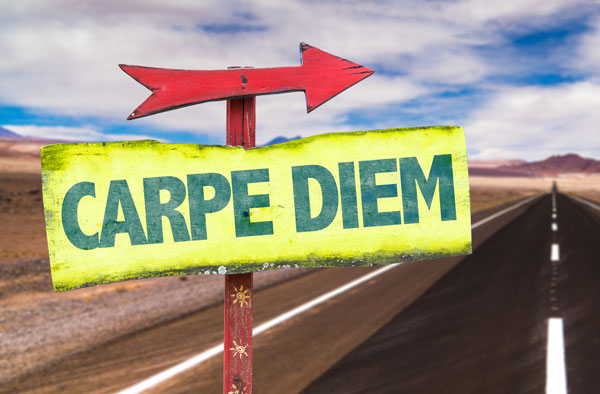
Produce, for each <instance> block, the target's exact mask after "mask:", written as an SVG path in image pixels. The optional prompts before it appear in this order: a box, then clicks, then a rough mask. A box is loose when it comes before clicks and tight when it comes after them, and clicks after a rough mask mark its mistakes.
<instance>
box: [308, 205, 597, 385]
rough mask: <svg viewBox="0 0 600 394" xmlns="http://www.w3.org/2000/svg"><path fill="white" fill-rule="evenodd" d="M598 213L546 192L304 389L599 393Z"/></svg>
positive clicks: (587, 206)
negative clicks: (555, 332)
mask: <svg viewBox="0 0 600 394" xmlns="http://www.w3.org/2000/svg"><path fill="white" fill-rule="evenodd" d="M553 199H554V200H555V202H554V203H553V202H552V200H553ZM599 214H600V207H597V208H594V204H591V205H590V204H586V203H585V201H582V200H576V199H574V198H570V197H567V196H565V195H562V194H557V195H556V196H555V197H552V196H551V195H548V196H545V197H543V198H542V199H540V200H539V201H537V202H536V203H535V204H533V205H532V206H531V207H530V208H529V209H528V210H527V212H525V213H524V214H523V215H521V216H520V217H518V218H517V219H516V220H514V221H513V222H511V223H510V224H508V225H507V226H506V227H504V228H502V229H501V230H500V231H498V232H497V233H496V234H495V236H493V237H491V238H489V239H488V240H487V241H486V242H484V243H483V244H482V245H481V246H480V247H479V248H477V249H476V250H475V253H474V254H473V255H472V256H469V257H467V258H466V259H464V261H463V262H462V263H461V264H460V265H458V266H456V267H455V268H454V269H453V270H452V271H451V272H449V273H448V274H447V275H446V276H445V277H444V278H442V279H441V280H440V281H438V282H437V283H436V284H435V285H434V286H432V287H431V288H430V289H429V290H428V291H427V292H425V293H424V294H423V295H422V296H421V297H420V298H419V299H418V300H416V301H415V302H414V303H413V304H412V305H411V306H409V307H408V308H406V309H405V310H404V311H402V312H401V313H400V314H398V315H397V316H396V317H395V318H394V319H392V320H391V321H390V322H389V323H387V324H386V325H385V326H383V327H382V328H381V329H379V330H378V331H377V332H375V333H374V334H373V335H371V337H369V339H368V340H366V341H365V342H363V343H362V344H361V345H360V346H358V347H357V348H355V349H353V350H352V351H351V352H350V353H349V354H347V355H346V356H345V357H344V358H343V359H341V360H339V361H338V362H337V363H336V364H335V365H334V366H333V367H331V368H330V369H329V370H328V371H327V372H325V373H324V374H323V375H322V376H321V377H320V378H319V379H317V380H315V381H314V382H312V383H311V384H310V385H309V386H308V387H306V388H305V389H304V391H303V393H442V392H443V393H461V394H464V393H544V392H548V393H564V392H566V391H567V390H568V392H569V393H571V394H575V393H581V394H585V393H600V374H599V372H600V313H599V311H600V294H599V292H600V220H599V216H600V215H599ZM549 320H555V321H560V322H561V324H562V326H563V327H564V329H563V331H562V333H561V334H562V335H563V336H564V337H563V338H558V343H563V344H564V345H561V346H564V351H562V350H563V349H555V350H553V349H552V346H554V345H552V343H553V340H552V339H551V338H550V336H551V335H550V334H549V332H550V331H551V330H550V329H549V328H548V325H549V323H548V322H549ZM561 351H562V352H561ZM560 353H564V355H562V359H561V354H560ZM556 354H558V357H556ZM553 362H561V363H562V365H558V364H557V365H549V363H550V364H551V363H553ZM561 374H564V376H561ZM565 380H566V382H565Z"/></svg>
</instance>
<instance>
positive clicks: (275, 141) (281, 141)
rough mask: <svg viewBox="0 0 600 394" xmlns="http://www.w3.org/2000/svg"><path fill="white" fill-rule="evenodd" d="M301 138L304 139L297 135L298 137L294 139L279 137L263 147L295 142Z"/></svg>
mask: <svg viewBox="0 0 600 394" xmlns="http://www.w3.org/2000/svg"><path fill="white" fill-rule="evenodd" d="M300 138H302V137H300V136H299V135H297V136H295V137H293V138H286V137H282V136H279V137H275V138H273V139H272V140H271V141H269V142H267V143H266V144H263V145H261V146H267V145H276V144H281V143H283V142H288V141H293V140H299V139H300Z"/></svg>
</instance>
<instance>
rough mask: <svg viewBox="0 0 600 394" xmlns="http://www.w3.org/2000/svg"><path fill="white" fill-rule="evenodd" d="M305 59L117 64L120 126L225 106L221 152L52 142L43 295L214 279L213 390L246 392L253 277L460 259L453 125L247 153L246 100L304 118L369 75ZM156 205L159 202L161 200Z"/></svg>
mask: <svg viewBox="0 0 600 394" xmlns="http://www.w3.org/2000/svg"><path fill="white" fill-rule="evenodd" d="M300 51H301V54H302V65H301V66H296V67H278V68H264V69H255V68H230V69H228V70H210V71H188V70H169V69H159V68H148V67H139V66H126V65H121V66H120V67H121V68H122V69H123V70H124V71H125V72H126V73H127V74H129V75H130V76H131V77H133V78H134V79H136V80H137V81H138V82H140V83H141V84H143V85H144V86H146V87H147V88H148V89H150V90H151V91H152V94H151V95H150V97H148V99H146V101H144V102H143V103H142V104H141V105H140V106H139V107H137V108H136V109H135V111H133V113H132V114H131V115H130V116H129V117H128V119H135V118H140V117H143V116H148V115H152V114H156V113H159V112H163V111H168V110H172V109H175V108H180V107H183V106H188V105H193V104H197V103H201V102H206V101H215V100H227V127H226V131H227V145H228V146H203V145H193V144H161V143H159V142H157V141H130V142H109V143H81V144H56V145H50V146H46V147H44V148H43V149H42V152H41V159H42V160H41V161H42V179H43V196H44V214H45V219H46V233H47V239H48V251H49V256H50V265H51V270H52V282H53V286H54V289H55V290H70V289H75V288H79V287H86V286H93V285H98V284H103V283H110V282H117V281H122V280H128V279H140V278H149V277H155V276H165V275H190V274H197V275H198V274H225V291H224V301H225V305H224V317H225V320H224V329H225V335H224V336H225V340H224V373H223V393H224V394H250V393H251V392H252V309H253V306H254V305H253V304H254V302H253V283H252V279H253V278H252V272H255V271H262V270H266V269H275V268H290V267H292V266H294V267H328V266H346V267H351V266H371V265H380V264H389V263H396V262H400V261H412V260H423V259H430V258H435V257H447V256H456V255H464V254H468V253H470V252H471V223H470V199H469V180H468V168H467V158H466V144H465V138H464V133H463V130H462V129H461V128H460V127H426V128H408V129H389V130H374V131H361V132H350V133H332V134H322V135H318V136H313V137H308V138H303V139H300V140H296V141H290V142H286V143H284V144H278V145H275V146H268V147H261V148H255V149H250V148H254V145H255V142H254V141H255V125H256V119H255V106H256V101H255V100H256V99H255V96H257V95H263V94H277V93H285V92H292V91H304V92H305V94H306V107H307V111H308V112H310V111H312V110H314V109H315V108H317V107H318V106H320V105H321V104H323V103H324V102H326V101H327V100H329V99H331V98H332V97H334V96H335V95H337V94H339V93H340V92H342V91H343V90H345V89H347V88H349V87H350V86H352V85H354V84H356V83H358V82H359V81H361V80H362V79H364V78H366V77H368V76H369V75H371V74H372V73H373V71H372V70H370V69H368V68H366V67H363V66H360V65H358V64H355V63H352V62H350V61H348V60H345V59H342V58H339V57H336V56H333V55H331V54H328V53H326V52H323V51H321V50H319V49H317V48H314V47H311V46H309V45H306V44H301V45H300ZM165 200H166V201H165Z"/></svg>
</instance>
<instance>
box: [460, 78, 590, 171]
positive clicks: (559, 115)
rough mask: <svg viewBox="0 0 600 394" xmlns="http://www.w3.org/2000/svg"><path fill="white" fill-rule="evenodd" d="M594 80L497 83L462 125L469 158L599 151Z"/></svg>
mask: <svg viewBox="0 0 600 394" xmlns="http://www.w3.org/2000/svg"><path fill="white" fill-rule="evenodd" d="M598 108H600V84H598V83H593V82H579V83H572V84H563V85H558V86H553V87H517V88H500V89H499V91H498V92H497V94H495V95H494V96H493V97H492V98H491V99H490V100H489V101H488V102H486V103H485V104H484V105H483V106H482V107H481V108H479V109H478V110H476V111H475V112H474V113H473V114H472V115H471V117H470V118H469V119H468V120H467V121H466V123H465V124H464V126H465V133H466V135H467V147H468V148H469V149H470V150H473V151H477V152H478V153H477V154H475V155H473V156H472V157H473V158H513V157H515V158H523V157H525V158H531V159H541V158H545V157H547V156H549V155H551V154H556V153H568V152H576V153H581V154H585V155H589V156H596V157H598V156H600V133H598V124H600V111H598Z"/></svg>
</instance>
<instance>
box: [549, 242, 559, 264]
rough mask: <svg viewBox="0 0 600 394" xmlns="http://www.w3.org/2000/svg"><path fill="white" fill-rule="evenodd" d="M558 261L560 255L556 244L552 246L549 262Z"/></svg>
mask: <svg viewBox="0 0 600 394" xmlns="http://www.w3.org/2000/svg"><path fill="white" fill-rule="evenodd" d="M558 260H560V253H559V247H558V244H552V251H551V252H550V261H558Z"/></svg>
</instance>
